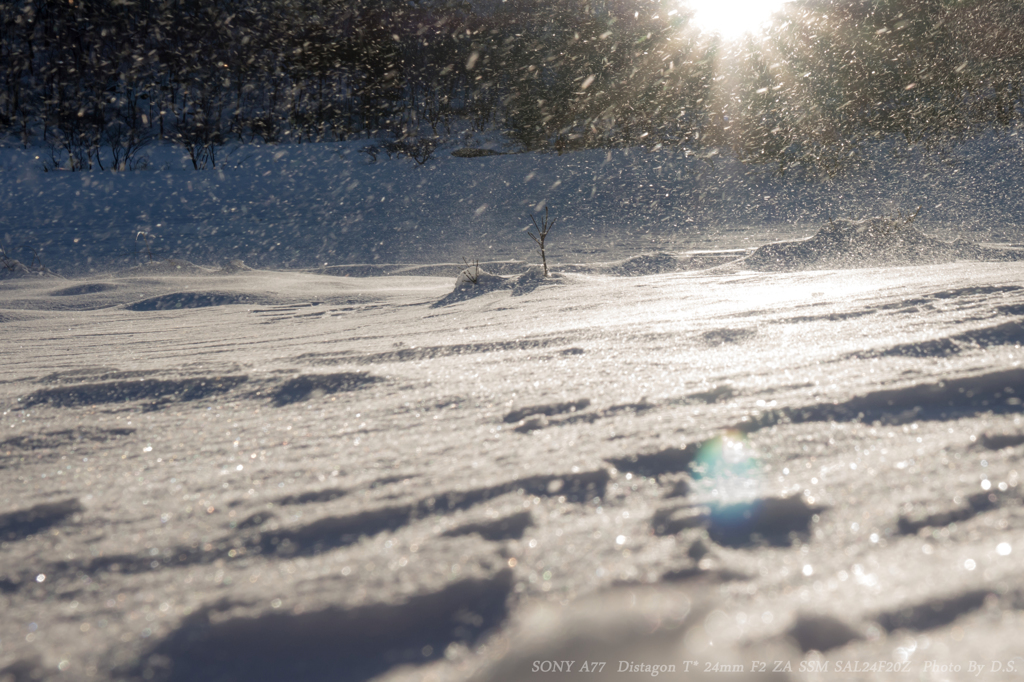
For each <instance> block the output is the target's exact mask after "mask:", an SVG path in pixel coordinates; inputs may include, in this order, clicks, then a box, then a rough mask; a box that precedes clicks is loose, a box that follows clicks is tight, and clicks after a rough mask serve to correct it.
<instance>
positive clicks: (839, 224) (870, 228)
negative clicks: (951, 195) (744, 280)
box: [743, 217, 1024, 271]
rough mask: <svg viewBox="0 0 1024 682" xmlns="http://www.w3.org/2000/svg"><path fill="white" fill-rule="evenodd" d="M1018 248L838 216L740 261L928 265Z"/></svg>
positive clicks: (883, 220)
mask: <svg viewBox="0 0 1024 682" xmlns="http://www.w3.org/2000/svg"><path fill="white" fill-rule="evenodd" d="M1021 259H1024V251H1020V250H1015V249H992V248H985V247H980V246H977V245H974V244H970V243H967V242H965V241H963V240H957V241H954V242H944V241H941V240H938V239H935V238H933V237H929V236H928V235H926V234H924V233H923V232H921V231H920V230H918V229H917V228H915V227H913V226H911V225H910V223H909V220H904V221H900V220H897V219H893V218H888V217H875V218H867V219H864V220H846V219H840V220H836V221H834V222H832V223H831V224H830V225H829V226H828V227H824V228H822V229H820V230H819V231H818V232H817V234H815V235H814V236H813V237H811V238H810V239H806V240H802V241H791V242H778V243H775V244H766V245H764V246H761V247H759V248H758V249H757V250H755V251H754V252H753V253H752V254H750V255H749V256H747V257H746V258H745V259H744V260H743V264H744V265H745V266H746V267H747V268H750V269H752V270H762V271H793V270H821V269H836V268H870V267H880V266H902V265H928V264H939V263H951V262H953V261H957V260H981V261H988V260H997V261H1005V260H1021Z"/></svg>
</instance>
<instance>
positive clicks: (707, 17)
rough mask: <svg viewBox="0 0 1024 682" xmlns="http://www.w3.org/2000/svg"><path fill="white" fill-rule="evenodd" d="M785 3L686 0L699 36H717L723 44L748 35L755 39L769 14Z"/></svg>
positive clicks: (770, 16) (781, 0) (783, 1)
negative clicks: (705, 34)
mask: <svg viewBox="0 0 1024 682" xmlns="http://www.w3.org/2000/svg"><path fill="white" fill-rule="evenodd" d="M786 1H787V0H686V3H685V4H686V5H687V6H688V7H689V8H690V9H691V10H692V11H693V19H692V22H693V26H695V27H696V28H697V29H699V30H700V32H701V33H708V34H712V33H714V34H718V35H720V36H721V37H722V38H725V39H726V40H731V39H735V38H741V37H743V36H744V35H746V34H748V33H752V34H754V35H758V34H759V33H760V32H761V27H762V26H763V25H764V24H766V23H767V22H768V21H770V20H771V18H772V14H774V13H775V12H778V11H779V10H780V9H782V5H783V4H785V2H786Z"/></svg>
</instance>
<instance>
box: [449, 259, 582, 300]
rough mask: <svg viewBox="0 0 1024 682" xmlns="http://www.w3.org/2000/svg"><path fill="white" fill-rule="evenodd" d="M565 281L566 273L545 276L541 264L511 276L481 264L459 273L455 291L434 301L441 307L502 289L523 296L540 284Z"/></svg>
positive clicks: (553, 273) (552, 273)
mask: <svg viewBox="0 0 1024 682" xmlns="http://www.w3.org/2000/svg"><path fill="white" fill-rule="evenodd" d="M564 282H565V276H564V275H562V274H561V273H557V272H551V273H549V274H548V275H547V276H545V275H544V269H543V268H541V267H540V266H539V265H533V266H530V267H528V268H527V269H526V271H525V272H522V273H520V274H518V275H513V276H510V277H502V276H501V275H494V274H491V273H489V272H487V271H486V270H484V269H483V268H481V267H480V266H479V265H473V266H471V267H468V268H466V269H465V270H463V271H462V272H460V273H459V276H458V277H457V278H456V279H455V289H454V291H452V293H450V294H448V295H447V296H445V297H444V298H442V299H441V300H439V301H437V302H436V303H434V305H433V307H435V308H440V307H443V306H446V305H451V304H452V303H458V302H459V301H465V300H468V299H471V298H476V297H477V296H481V295H483V294H487V293H490V292H492V291H499V290H501V289H511V290H512V295H513V296H522V295H523V294H528V293H530V292H531V291H533V290H534V289H537V288H538V287H540V286H544V285H549V284H563V283H564Z"/></svg>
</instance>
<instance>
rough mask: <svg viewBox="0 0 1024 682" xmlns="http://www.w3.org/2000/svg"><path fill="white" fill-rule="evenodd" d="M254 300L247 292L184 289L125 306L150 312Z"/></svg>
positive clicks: (251, 301) (243, 302)
mask: <svg viewBox="0 0 1024 682" xmlns="http://www.w3.org/2000/svg"><path fill="white" fill-rule="evenodd" d="M253 302H255V300H254V297H252V296H248V295H246V294H237V293H221V292H215V291H183V292H180V293H174V294H164V295H162V296H153V297H151V298H146V299H143V300H141V301H137V302H135V303H129V304H128V305H126V306H125V310H134V311H146V312H149V311H154V310H180V309H182V308H207V307H210V306H219V305H235V304H243V305H244V304H248V303H253Z"/></svg>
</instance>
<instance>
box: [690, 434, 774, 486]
mask: <svg viewBox="0 0 1024 682" xmlns="http://www.w3.org/2000/svg"><path fill="white" fill-rule="evenodd" d="M691 468H692V469H693V472H694V473H695V474H697V475H698V476H700V477H701V478H714V479H722V480H726V479H749V478H751V477H752V475H753V474H755V473H756V472H757V470H758V468H759V460H758V457H757V455H756V453H755V452H754V450H753V448H752V447H751V446H750V441H748V440H747V437H746V435H745V434H744V433H742V432H741V431H734V430H730V431H726V432H725V433H723V434H722V435H720V436H715V437H714V438H712V439H711V440H708V441H706V442H705V443H704V444H703V445H701V446H700V450H698V451H697V456H696V457H695V458H694V461H693V464H692V465H691Z"/></svg>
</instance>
